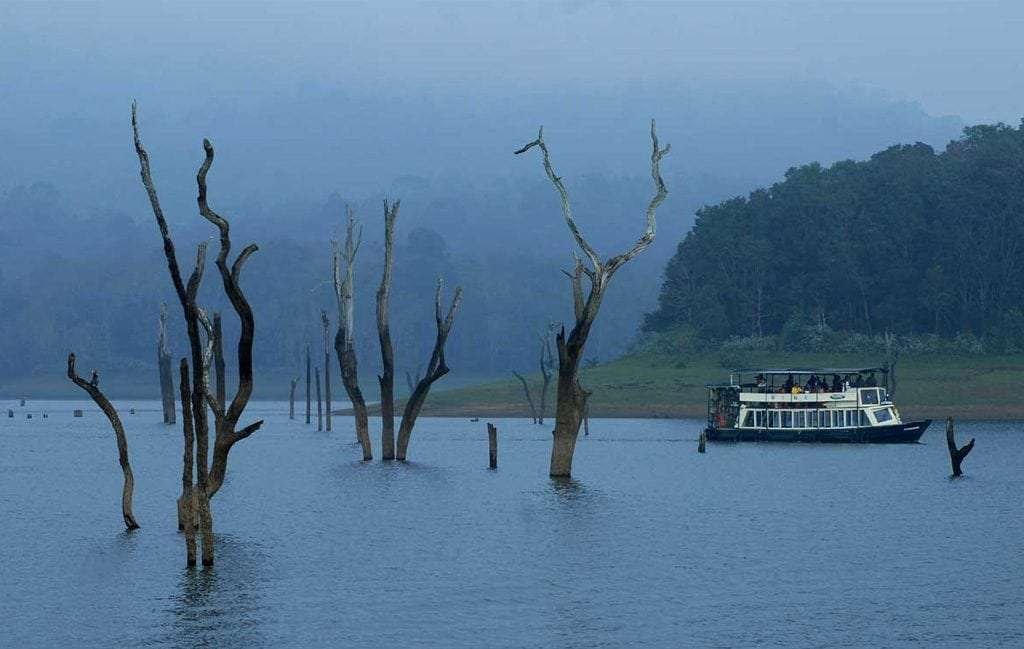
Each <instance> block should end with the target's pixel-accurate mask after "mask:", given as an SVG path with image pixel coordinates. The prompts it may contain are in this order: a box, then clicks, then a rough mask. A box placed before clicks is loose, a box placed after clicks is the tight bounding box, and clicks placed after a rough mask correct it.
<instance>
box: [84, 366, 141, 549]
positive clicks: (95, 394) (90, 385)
mask: <svg viewBox="0 0 1024 649" xmlns="http://www.w3.org/2000/svg"><path fill="white" fill-rule="evenodd" d="M68 378H69V379H71V381H72V382H73V383H74V384H75V385H77V386H78V387H80V388H82V389H83V390H85V391H86V393H88V395H89V396H90V397H91V398H92V400H93V401H94V402H95V403H96V405H97V406H99V407H100V410H102V411H103V414H104V415H106V416H107V419H108V420H110V426H111V427H112V428H113V429H114V436H115V437H116V438H117V459H118V462H119V463H120V464H121V472H122V473H123V474H124V486H123V487H122V489H121V515H122V517H123V518H124V526H125V527H126V528H128V531H129V532H130V531H131V530H137V529H139V524H138V522H136V520H135V514H133V513H132V496H133V495H134V493H135V476H134V475H133V474H132V466H131V463H129V461H128V438H127V437H126V436H125V434H124V426H123V425H122V424H121V417H119V416H118V414H117V410H116V409H115V408H114V406H113V405H112V404H111V403H110V400H109V399H107V397H106V395H104V394H103V392H101V391H100V375H99V374H98V373H97V372H96V370H93V371H92V377H91V378H90V380H88V381H86V380H85V379H83V378H81V377H79V376H78V373H77V372H76V371H75V355H74V354H68Z"/></svg>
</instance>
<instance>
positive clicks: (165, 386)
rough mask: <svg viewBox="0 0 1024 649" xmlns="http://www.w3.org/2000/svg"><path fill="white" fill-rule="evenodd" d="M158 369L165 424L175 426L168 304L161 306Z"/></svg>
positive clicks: (157, 343)
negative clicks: (168, 340) (168, 335)
mask: <svg viewBox="0 0 1024 649" xmlns="http://www.w3.org/2000/svg"><path fill="white" fill-rule="evenodd" d="M156 356H157V367H158V369H159V372H160V400H161V403H162V405H163V411H164V423H165V424H174V423H175V421H176V412H175V404H174V375H173V373H172V371H171V362H172V361H171V348H170V345H169V344H168V342H167V304H161V305H160V325H159V329H158V331H157V341H156Z"/></svg>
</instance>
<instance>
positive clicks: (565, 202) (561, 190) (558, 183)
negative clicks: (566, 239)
mask: <svg viewBox="0 0 1024 649" xmlns="http://www.w3.org/2000/svg"><path fill="white" fill-rule="evenodd" d="M535 146H536V147H539V148H540V151H541V154H543V158H544V173H546V174H547V176H548V180H550V181H551V184H552V185H554V186H555V189H556V190H557V191H558V196H559V198H560V199H561V201H562V216H564V217H565V224H566V225H567V226H569V231H570V232H572V236H573V238H575V239H576V245H578V246H579V247H580V250H582V251H583V252H584V254H586V255H587V257H588V258H589V259H590V263H591V264H593V266H594V271H595V272H599V271H600V270H601V257H600V256H599V255H598V254H597V251H596V250H594V249H593V248H592V247H591V246H590V244H589V243H587V240H586V239H584V238H583V234H582V233H581V232H580V229H579V227H578V226H577V225H576V219H575V218H574V217H573V215H572V206H571V205H570V204H569V190H567V189H566V188H565V184H564V183H563V182H562V179H561V178H560V177H559V176H558V175H556V174H555V169H554V167H552V166H551V156H550V155H548V147H547V144H545V142H544V127H543V126H541V127H540V129H539V130H538V132H537V139H536V140H534V141H533V142H530V143H529V144H526V145H525V146H523V147H522V148H520V149H518V150H517V151H516V152H515V154H516V155H519V154H521V153H526V152H527V151H529V150H530V149H532V148H533V147H535Z"/></svg>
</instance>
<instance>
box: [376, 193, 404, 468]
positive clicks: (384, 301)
mask: <svg viewBox="0 0 1024 649" xmlns="http://www.w3.org/2000/svg"><path fill="white" fill-rule="evenodd" d="M401 203H402V202H401V201H395V202H394V203H389V202H388V201H387V199H385V200H384V272H383V274H382V275H381V279H380V287H379V288H378V289H377V338H378V339H379V340H380V364H381V373H380V375H379V376H378V377H377V381H378V383H380V419H381V431H380V457H381V459H382V460H393V459H395V351H394V349H393V347H392V345H391V328H390V326H389V325H388V298H389V297H390V295H391V269H392V266H393V265H394V252H395V219H397V218H398V207H399V205H401Z"/></svg>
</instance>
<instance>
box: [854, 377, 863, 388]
mask: <svg viewBox="0 0 1024 649" xmlns="http://www.w3.org/2000/svg"><path fill="white" fill-rule="evenodd" d="M853 387H855V388H862V387H864V381H863V380H861V378H860V374H858V375H857V376H855V377H854V378H853Z"/></svg>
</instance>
